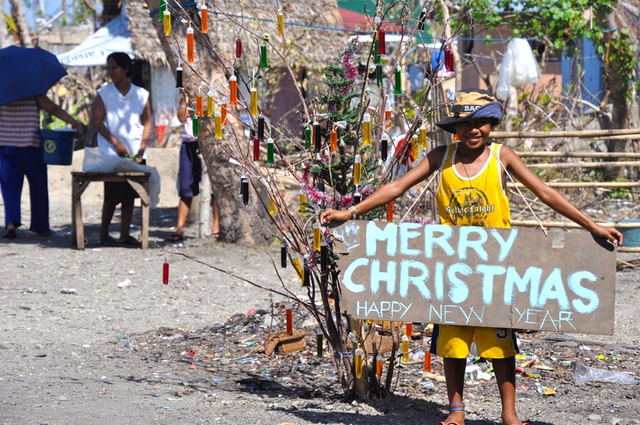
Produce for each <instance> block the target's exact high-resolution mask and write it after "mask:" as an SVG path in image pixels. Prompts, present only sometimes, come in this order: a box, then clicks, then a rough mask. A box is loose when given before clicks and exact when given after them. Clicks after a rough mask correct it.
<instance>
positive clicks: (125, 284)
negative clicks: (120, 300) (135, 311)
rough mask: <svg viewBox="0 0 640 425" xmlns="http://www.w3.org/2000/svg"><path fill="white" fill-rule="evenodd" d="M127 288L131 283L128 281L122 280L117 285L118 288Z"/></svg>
mask: <svg viewBox="0 0 640 425" xmlns="http://www.w3.org/2000/svg"><path fill="white" fill-rule="evenodd" d="M127 286H131V281H130V280H129V279H126V280H123V281H122V282H120V283H118V288H126V287H127Z"/></svg>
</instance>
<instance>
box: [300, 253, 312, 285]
mask: <svg viewBox="0 0 640 425" xmlns="http://www.w3.org/2000/svg"><path fill="white" fill-rule="evenodd" d="M302 261H303V266H304V267H303V270H302V271H303V273H302V287H303V288H308V287H309V286H311V270H309V254H305V255H304V258H303V260H302Z"/></svg>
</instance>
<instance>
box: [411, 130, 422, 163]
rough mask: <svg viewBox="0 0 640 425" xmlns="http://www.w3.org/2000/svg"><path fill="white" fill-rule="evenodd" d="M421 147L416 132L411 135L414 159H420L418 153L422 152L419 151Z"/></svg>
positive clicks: (412, 157)
mask: <svg viewBox="0 0 640 425" xmlns="http://www.w3.org/2000/svg"><path fill="white" fill-rule="evenodd" d="M419 147H420V143H419V142H418V135H417V134H414V135H413V136H411V159H412V160H413V161H415V160H416V159H418V155H419V153H420V152H419V151H418V148H419Z"/></svg>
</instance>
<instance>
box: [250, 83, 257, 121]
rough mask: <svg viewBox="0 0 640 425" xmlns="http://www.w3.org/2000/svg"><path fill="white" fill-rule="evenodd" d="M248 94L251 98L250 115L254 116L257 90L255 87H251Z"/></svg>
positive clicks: (255, 113) (255, 114)
mask: <svg viewBox="0 0 640 425" xmlns="http://www.w3.org/2000/svg"><path fill="white" fill-rule="evenodd" d="M249 95H250V98H251V116H252V117H255V116H257V115H258V90H257V89H256V88H255V87H251V90H249Z"/></svg>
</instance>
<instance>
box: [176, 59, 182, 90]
mask: <svg viewBox="0 0 640 425" xmlns="http://www.w3.org/2000/svg"><path fill="white" fill-rule="evenodd" d="M176 88H177V89H182V88H184V87H182V67H181V66H180V63H179V62H178V67H177V68H176Z"/></svg>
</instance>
